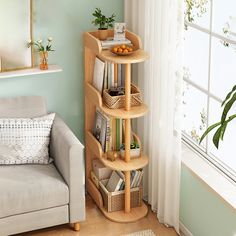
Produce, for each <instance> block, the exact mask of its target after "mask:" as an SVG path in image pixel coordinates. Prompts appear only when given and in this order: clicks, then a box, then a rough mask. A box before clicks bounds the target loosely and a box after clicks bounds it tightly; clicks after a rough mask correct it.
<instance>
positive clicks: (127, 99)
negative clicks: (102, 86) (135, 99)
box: [125, 64, 131, 111]
mask: <svg viewBox="0 0 236 236" xmlns="http://www.w3.org/2000/svg"><path fill="white" fill-rule="evenodd" d="M130 94H131V65H130V64H126V65H125V110H126V111H129V110H130V98H131V95H130Z"/></svg>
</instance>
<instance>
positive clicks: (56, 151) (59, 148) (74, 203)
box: [50, 115, 85, 223]
mask: <svg viewBox="0 0 236 236" xmlns="http://www.w3.org/2000/svg"><path fill="white" fill-rule="evenodd" d="M50 156H51V157H52V158H53V159H54V163H55V165H56V167H57V169H58V171H59V172H60V174H61V175H62V177H63V178H64V180H65V182H66V183H67V185H68V186H69V191H70V192H69V194H70V198H69V199H70V202H69V211H70V223H75V222H78V221H83V220H85V164H84V146H83V145H82V144H81V143H80V141H79V140H78V139H77V138H76V136H75V135H74V134H73V133H72V131H71V130H70V129H69V128H68V126H67V125H66V124H65V123H64V122H63V120H62V119H61V118H59V117H58V115H56V117H55V120H54V124H53V127H52V133H51V141H50Z"/></svg>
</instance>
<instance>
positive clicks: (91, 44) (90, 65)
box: [84, 30, 148, 223]
mask: <svg viewBox="0 0 236 236" xmlns="http://www.w3.org/2000/svg"><path fill="white" fill-rule="evenodd" d="M113 35H114V32H113V31H112V30H110V31H109V36H110V37H111V36H113ZM126 38H128V39H129V40H130V41H131V43H132V45H133V47H134V50H135V52H134V53H133V54H130V55H127V56H117V55H114V54H113V53H111V52H110V51H109V50H103V49H102V46H101V42H100V40H99V39H98V35H97V32H85V33H84V53H85V57H84V58H85V61H84V65H85V67H84V71H85V79H84V87H85V146H86V187H87V190H88V192H89V194H90V195H91V197H92V198H93V199H94V201H95V202H96V204H97V205H98V207H99V208H100V209H101V211H102V213H103V214H104V215H105V216H106V217H107V218H108V219H110V220H112V221H115V222H121V223H127V222H134V221H137V220H139V219H141V218H143V217H144V216H146V214H147V212H148V208H147V206H146V205H145V204H144V203H142V205H141V206H140V207H135V208H131V204H130V203H131V202H130V201H131V194H130V172H131V171H132V170H137V169H140V168H143V167H144V166H146V165H147V164H148V157H147V156H146V155H142V154H141V156H140V157H139V158H136V159H131V158H130V137H131V119H133V118H138V117H141V116H143V115H145V114H146V113H147V111H148V107H147V106H146V105H145V104H142V105H140V106H133V107H131V64H133V63H139V62H143V61H145V60H147V59H148V54H147V53H146V52H145V51H144V50H143V49H142V42H141V40H140V37H139V36H137V35H135V34H134V33H132V32H130V31H126ZM96 57H98V58H100V59H101V60H104V61H108V62H111V63H114V64H125V65H124V68H125V69H124V74H125V81H124V82H125V108H123V109H109V108H108V107H107V106H105V105H104V104H103V101H102V96H101V94H100V93H99V92H98V91H97V90H96V89H95V88H94V87H93V86H92V83H93V73H94V63H95V58H96ZM117 73H118V72H117V70H116V69H114V78H117V76H118V74H117ZM96 107H99V108H100V109H101V111H102V112H104V113H105V114H106V115H108V116H109V117H113V118H119V119H124V126H125V128H124V130H125V132H124V136H125V147H127V148H126V149H125V160H123V159H120V158H117V159H116V160H115V161H114V162H112V161H110V160H107V159H106V154H105V153H104V152H103V150H102V147H101V144H100V143H99V142H98V141H97V139H96V138H95V137H94V136H93V134H92V133H91V130H92V129H93V126H94V116H95V111H96ZM134 137H135V140H136V141H137V142H138V143H139V144H140V148H141V143H140V140H139V138H138V136H137V135H134ZM141 150H142V149H141ZM141 153H142V152H141ZM94 158H100V160H101V162H103V164H104V165H105V166H107V167H109V168H111V169H113V170H120V171H123V172H124V176H125V202H124V210H122V211H116V212H107V211H106V209H105V208H104V206H103V199H102V196H101V193H100V191H99V190H98V189H97V188H96V186H95V185H94V183H93V182H92V180H91V179H90V173H91V170H92V160H93V159H94Z"/></svg>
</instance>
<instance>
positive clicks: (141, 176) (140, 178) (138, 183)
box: [137, 170, 143, 187]
mask: <svg viewBox="0 0 236 236" xmlns="http://www.w3.org/2000/svg"><path fill="white" fill-rule="evenodd" d="M140 172H141V173H140V176H139V179H138V182H137V187H139V186H140V184H141V181H142V178H143V170H141V171H140Z"/></svg>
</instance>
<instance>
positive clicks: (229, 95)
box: [221, 85, 236, 106]
mask: <svg viewBox="0 0 236 236" xmlns="http://www.w3.org/2000/svg"><path fill="white" fill-rule="evenodd" d="M234 91H236V85H234V87H233V88H232V90H231V91H230V92H229V93H228V94H227V96H226V98H225V100H224V101H223V102H222V104H221V106H224V104H225V103H226V101H228V99H229V98H230V97H231V95H232V93H233V92H234Z"/></svg>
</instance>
